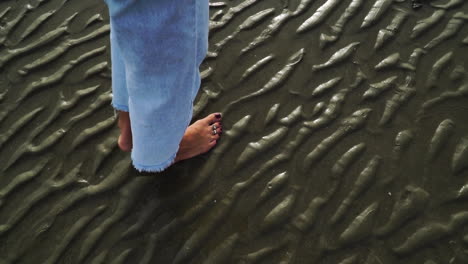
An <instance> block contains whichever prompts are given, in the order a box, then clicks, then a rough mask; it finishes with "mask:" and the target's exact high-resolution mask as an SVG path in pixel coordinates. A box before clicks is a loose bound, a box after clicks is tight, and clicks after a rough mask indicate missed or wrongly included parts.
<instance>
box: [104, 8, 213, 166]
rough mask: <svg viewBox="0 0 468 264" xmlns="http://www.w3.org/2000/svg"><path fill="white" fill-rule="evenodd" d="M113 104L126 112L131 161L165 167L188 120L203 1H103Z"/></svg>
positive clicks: (204, 37) (203, 46) (204, 21)
mask: <svg viewBox="0 0 468 264" xmlns="http://www.w3.org/2000/svg"><path fill="white" fill-rule="evenodd" d="M106 3H107V5H108V7H109V15H110V24H111V37H110V40H111V60H112V93H113V99H112V105H113V107H114V108H115V109H117V110H120V111H126V112H129V114H130V120H131V130H132V135H133V149H132V153H131V157H132V162H133V165H134V166H135V168H136V169H138V170H139V171H149V172H158V171H162V170H164V169H165V168H167V167H168V166H170V165H171V164H172V163H173V161H174V159H175V156H176V153H177V151H178V148H179V143H180V142H181V140H182V137H183V135H184V132H185V130H186V128H187V126H188V125H189V123H190V120H191V118H192V110H193V102H194V99H195V96H196V94H197V92H198V89H199V87H200V72H199V66H200V63H201V62H202V61H203V59H204V58H205V55H206V52H207V49H208V22H209V18H208V16H209V15H208V9H209V7H208V0H106Z"/></svg>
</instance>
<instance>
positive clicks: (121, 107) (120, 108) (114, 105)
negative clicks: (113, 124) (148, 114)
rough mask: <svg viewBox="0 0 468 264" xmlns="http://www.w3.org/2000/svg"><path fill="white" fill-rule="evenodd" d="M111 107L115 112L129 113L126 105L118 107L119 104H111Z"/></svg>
mask: <svg viewBox="0 0 468 264" xmlns="http://www.w3.org/2000/svg"><path fill="white" fill-rule="evenodd" d="M112 107H113V108H114V109H115V110H117V111H122V112H129V109H128V106H127V105H120V104H114V103H112Z"/></svg>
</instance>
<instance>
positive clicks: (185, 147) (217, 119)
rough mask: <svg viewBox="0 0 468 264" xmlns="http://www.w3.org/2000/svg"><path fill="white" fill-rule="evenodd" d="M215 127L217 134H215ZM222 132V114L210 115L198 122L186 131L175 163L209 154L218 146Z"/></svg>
mask: <svg viewBox="0 0 468 264" xmlns="http://www.w3.org/2000/svg"><path fill="white" fill-rule="evenodd" d="M214 126H215V127H216V133H213V128H214ZM222 132H223V128H222V126H221V114H219V113H215V114H210V115H208V116H207V117H205V118H203V119H200V120H198V121H196V122H195V123H193V124H192V125H190V126H189V127H188V128H187V130H185V134H184V137H183V138H182V141H181V142H180V144H179V151H178V152H177V155H176V158H175V161H174V162H178V161H181V160H185V159H189V158H192V157H195V156H197V155H200V154H202V153H205V152H207V151H208V150H210V149H211V148H213V147H214V146H215V145H216V143H217V142H218V139H219V137H220V134H221V133H222Z"/></svg>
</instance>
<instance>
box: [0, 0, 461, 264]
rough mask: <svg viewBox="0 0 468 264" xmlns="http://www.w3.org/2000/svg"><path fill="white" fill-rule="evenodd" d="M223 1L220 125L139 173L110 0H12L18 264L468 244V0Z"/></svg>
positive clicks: (4, 186) (13, 256)
mask: <svg viewBox="0 0 468 264" xmlns="http://www.w3.org/2000/svg"><path fill="white" fill-rule="evenodd" d="M416 2H421V3H422V6H421V7H420V8H417V9H413V7H412V5H413V4H414V3H416ZM28 3H29V5H28ZM210 12H211V16H212V23H211V30H210V54H209V56H208V57H207V58H206V60H205V62H204V63H203V65H202V67H201V71H202V74H203V77H204V79H203V83H202V88H201V89H200V93H199V96H198V99H197V102H196V105H195V117H194V118H196V117H203V116H205V115H206V114H208V113H211V112H215V111H222V112H223V114H224V130H225V133H224V135H223V138H222V140H221V141H220V142H219V144H218V146H217V147H216V148H215V149H214V150H213V151H211V152H210V153H208V154H206V155H203V156H200V157H197V158H194V159H192V160H188V161H185V162H181V163H179V164H177V165H175V166H173V167H172V168H170V169H169V170H167V171H165V172H164V173H162V174H159V175H141V174H139V173H137V172H136V171H134V170H133V169H132V168H131V165H130V157H129V155H128V154H126V153H122V152H121V151H119V150H118V148H117V145H116V139H117V136H118V129H117V126H116V125H115V118H114V113H113V110H112V108H111V107H110V100H111V94H110V83H111V82H110V72H111V65H110V59H109V55H110V54H109V52H110V49H109V26H108V15H107V11H106V7H105V5H104V3H102V2H100V1H92V0H82V1H63V0H47V1H39V0H36V1H25V0H19V1H12V0H7V1H2V2H1V3H0V131H1V133H0V170H1V174H0V175H1V176H0V263H1V264H3V263H93V264H98V263H342V264H344V263H348V264H349V263H367V264H371V263H384V264H388V263H426V264H429V263H468V225H467V224H468V207H467V202H466V201H467V198H468V183H467V180H468V170H467V167H468V111H467V109H468V104H467V103H468V100H467V97H468V81H467V71H466V69H465V67H467V66H468V65H466V62H467V61H468V60H467V59H468V53H467V45H468V26H467V21H468V3H464V1H454V0H440V1H439V0H437V1H409V0H406V1H404V0H403V1H391V0H372V1H365V0H345V1H339V0H318V1H311V0H290V1H273V0H263V1H261V0H232V1H225V2H222V1H212V6H211V11H210Z"/></svg>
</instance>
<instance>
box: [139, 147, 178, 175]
mask: <svg viewBox="0 0 468 264" xmlns="http://www.w3.org/2000/svg"><path fill="white" fill-rule="evenodd" d="M177 152H178V150H177V151H176V153H175V154H173V155H172V156H171V157H170V158H169V159H168V160H167V161H165V162H163V163H160V164H157V165H142V164H138V163H135V161H134V160H133V158H132V163H133V167H135V169H136V170H137V171H139V172H161V171H163V170H165V169H167V168H168V167H169V166H171V165H172V163H174V160H175V158H176V155H177Z"/></svg>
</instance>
